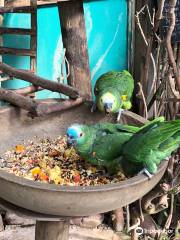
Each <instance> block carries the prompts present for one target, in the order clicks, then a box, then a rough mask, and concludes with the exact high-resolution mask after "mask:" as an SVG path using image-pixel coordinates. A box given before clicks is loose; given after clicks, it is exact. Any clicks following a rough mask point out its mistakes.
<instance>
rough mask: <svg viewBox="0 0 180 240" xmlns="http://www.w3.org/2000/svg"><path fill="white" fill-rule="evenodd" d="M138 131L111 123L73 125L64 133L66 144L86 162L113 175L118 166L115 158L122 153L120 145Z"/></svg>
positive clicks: (134, 128) (131, 127) (135, 128)
mask: <svg viewBox="0 0 180 240" xmlns="http://www.w3.org/2000/svg"><path fill="white" fill-rule="evenodd" d="M138 130H139V128H138V127H134V126H127V125H121V124H112V123H99V124H95V125H83V124H73V125H71V126H70V127H69V128H68V129H67V132H66V134H67V143H68V145H72V146H74V147H75V149H76V150H77V152H78V153H79V155H80V156H81V157H83V158H84V159H85V160H87V161H88V162H90V163H92V164H94V165H100V166H103V167H106V168H107V169H108V170H109V172H111V173H113V172H115V169H117V168H118V165H119V162H118V161H116V158H117V157H118V156H120V155H121V153H122V149H121V145H123V143H124V142H126V141H127V140H129V139H130V137H131V136H132V135H133V134H134V133H135V132H137V131H138Z"/></svg>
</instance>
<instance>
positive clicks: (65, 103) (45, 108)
mask: <svg viewBox="0 0 180 240" xmlns="http://www.w3.org/2000/svg"><path fill="white" fill-rule="evenodd" d="M83 102H84V99H83V98H77V99H76V100H72V99H68V100H60V101H58V99H56V101H53V102H52V101H51V102H49V103H48V102H44V101H42V102H39V104H38V106H37V110H36V113H37V116H44V115H46V114H50V113H54V112H60V111H64V110H67V109H70V108H72V107H75V106H78V105H80V104H82V103H83Z"/></svg>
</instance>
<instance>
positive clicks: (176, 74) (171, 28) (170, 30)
mask: <svg viewBox="0 0 180 240" xmlns="http://www.w3.org/2000/svg"><path fill="white" fill-rule="evenodd" d="M176 2H177V0H170V1H169V8H170V9H169V12H168V16H169V28H168V32H167V37H166V48H167V52H168V57H169V64H170V65H171V67H172V69H173V73H174V77H175V80H176V84H177V87H178V90H179V92H180V76H179V72H178V68H177V65H176V61H175V59H174V53H173V49H172V45H171V37H172V33H173V31H174V27H175V23H176V16H175V6H176Z"/></svg>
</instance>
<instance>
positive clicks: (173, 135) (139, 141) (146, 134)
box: [123, 120, 180, 173]
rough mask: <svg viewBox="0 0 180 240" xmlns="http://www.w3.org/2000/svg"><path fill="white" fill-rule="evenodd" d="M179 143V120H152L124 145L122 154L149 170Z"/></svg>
mask: <svg viewBox="0 0 180 240" xmlns="http://www.w3.org/2000/svg"><path fill="white" fill-rule="evenodd" d="M179 144H180V121H179V120H174V121H171V122H156V121H155V122H154V123H150V124H148V125H147V126H145V127H143V128H142V129H141V130H140V131H139V132H137V133H136V134H134V135H133V136H132V137H131V139H130V140H129V141H128V142H127V143H126V144H125V145H124V148H123V156H124V157H125V159H127V160H128V161H130V162H134V163H135V164H136V163H141V164H142V165H144V166H146V167H147V169H148V171H149V172H152V173H153V172H155V171H156V170H157V165H158V164H159V163H160V162H161V160H163V159H164V158H166V157H169V155H170V154H171V152H172V151H174V150H175V149H176V148H177V147H178V146H179Z"/></svg>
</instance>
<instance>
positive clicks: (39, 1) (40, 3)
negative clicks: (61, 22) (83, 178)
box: [5, 0, 70, 7]
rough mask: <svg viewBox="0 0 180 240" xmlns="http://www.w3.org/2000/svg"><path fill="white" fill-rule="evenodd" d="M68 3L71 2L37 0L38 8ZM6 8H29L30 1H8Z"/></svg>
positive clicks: (65, 0) (64, 0)
mask: <svg viewBox="0 0 180 240" xmlns="http://www.w3.org/2000/svg"><path fill="white" fill-rule="evenodd" d="M62 1H63V2H67V1H70V0H37V5H38V6H43V5H49V4H57V2H62ZM5 6H6V7H21V6H29V0H7V1H6V2H5Z"/></svg>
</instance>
